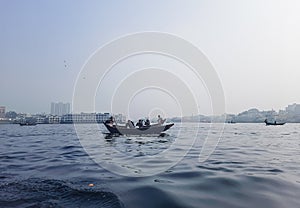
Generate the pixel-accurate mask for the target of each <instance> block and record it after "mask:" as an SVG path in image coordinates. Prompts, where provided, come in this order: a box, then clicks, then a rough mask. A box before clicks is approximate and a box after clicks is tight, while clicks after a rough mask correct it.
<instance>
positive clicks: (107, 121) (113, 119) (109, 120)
mask: <svg viewBox="0 0 300 208" xmlns="http://www.w3.org/2000/svg"><path fill="white" fill-rule="evenodd" d="M105 124H109V125H110V126H115V125H116V122H115V118H114V117H113V116H111V117H110V118H109V119H108V120H106V121H105Z"/></svg>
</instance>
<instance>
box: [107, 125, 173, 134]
mask: <svg viewBox="0 0 300 208" xmlns="http://www.w3.org/2000/svg"><path fill="white" fill-rule="evenodd" d="M103 124H104V125H105V127H106V128H107V130H108V131H109V132H110V134H114V135H131V136H156V135H160V134H161V133H163V132H164V131H167V130H168V129H170V128H171V127H172V126H173V125H174V123H171V124H166V125H159V124H153V125H149V126H142V127H139V128H135V127H134V128H127V127H125V126H120V125H111V124H108V123H103Z"/></svg>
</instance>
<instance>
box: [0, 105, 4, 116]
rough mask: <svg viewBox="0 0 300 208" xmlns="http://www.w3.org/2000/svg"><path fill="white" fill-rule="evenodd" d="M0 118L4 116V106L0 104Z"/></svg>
mask: <svg viewBox="0 0 300 208" xmlns="http://www.w3.org/2000/svg"><path fill="white" fill-rule="evenodd" d="M0 118H5V106H0Z"/></svg>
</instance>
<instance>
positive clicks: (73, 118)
mask: <svg viewBox="0 0 300 208" xmlns="http://www.w3.org/2000/svg"><path fill="white" fill-rule="evenodd" d="M109 117H110V114H109V113H80V114H65V115H63V116H62V117H61V120H60V122H61V123H102V122H104V121H106V120H107V119H109Z"/></svg>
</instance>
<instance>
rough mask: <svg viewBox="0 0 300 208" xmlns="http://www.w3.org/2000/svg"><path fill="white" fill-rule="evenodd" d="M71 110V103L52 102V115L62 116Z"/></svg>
mask: <svg viewBox="0 0 300 208" xmlns="http://www.w3.org/2000/svg"><path fill="white" fill-rule="evenodd" d="M70 111H71V105H70V103H62V102H59V103H51V110H50V113H51V115H55V116H62V115H65V114H68V113H70Z"/></svg>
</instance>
